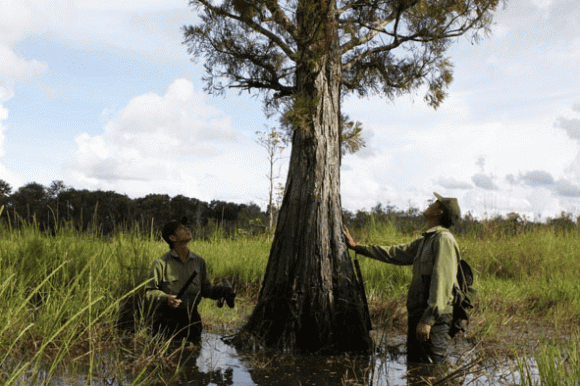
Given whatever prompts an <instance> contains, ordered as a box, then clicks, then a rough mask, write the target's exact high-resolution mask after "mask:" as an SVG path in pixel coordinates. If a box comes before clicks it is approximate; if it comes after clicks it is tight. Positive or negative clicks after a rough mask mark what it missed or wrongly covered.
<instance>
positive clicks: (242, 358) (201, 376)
mask: <svg viewBox="0 0 580 386" xmlns="http://www.w3.org/2000/svg"><path fill="white" fill-rule="evenodd" d="M194 350H197V352H192V355H191V356H190V358H189V359H188V361H187V363H185V366H184V368H183V371H182V373H181V377H180V379H179V380H178V381H177V383H176V384H181V385H192V386H193V385H196V386H197V385H204V386H205V385H216V386H230V385H232V386H233V385H235V386H266V385H268V386H270V385H272V386H276V385H284V386H292V385H301V386H314V385H317V386H336V385H376V386H381V385H385V386H386V385H406V384H407V382H406V379H405V372H406V364H405V363H404V356H403V355H400V354H401V352H400V350H399V349H397V348H394V349H393V350H389V351H386V352H384V353H382V354H381V357H382V358H378V357H375V358H373V357H368V356H367V357H351V356H347V355H340V356H314V355H280V356H268V355H267V354H256V353H251V354H243V353H238V352H237V351H236V349H235V348H234V347H232V346H230V345H227V344H225V343H224V342H223V341H222V339H221V338H220V336H218V335H214V334H209V333H204V334H203V336H202V344H201V347H197V348H195V349H194Z"/></svg>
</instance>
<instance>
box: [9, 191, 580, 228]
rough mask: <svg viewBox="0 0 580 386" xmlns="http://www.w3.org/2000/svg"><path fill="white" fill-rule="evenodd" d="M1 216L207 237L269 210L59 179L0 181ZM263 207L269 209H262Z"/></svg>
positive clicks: (363, 214)
mask: <svg viewBox="0 0 580 386" xmlns="http://www.w3.org/2000/svg"><path fill="white" fill-rule="evenodd" d="M2 206H4V211H3V213H2V215H1V218H2V219H3V220H4V221H8V222H9V224H10V226H12V227H13V228H19V227H21V226H22V225H23V224H31V223H36V224H37V225H38V227H39V229H41V230H42V231H47V232H54V231H56V229H58V228H59V227H62V226H72V227H74V229H76V230H79V231H86V230H97V231H98V232H100V233H101V234H104V235H107V234H110V233H112V232H114V231H119V230H121V231H122V230H135V229H137V230H139V231H140V232H142V233H144V234H154V235H156V236H158V235H159V232H160V229H161V227H162V226H163V224H165V223H166V222H168V221H170V220H173V219H181V218H182V217H183V216H186V217H187V218H188V225H189V226H191V227H192V229H193V230H194V236H196V237H199V238H205V237H209V236H210V235H213V234H215V232H216V230H217V231H219V232H220V234H221V235H223V236H233V235H240V234H241V235H255V234H259V233H264V232H267V231H268V230H269V222H270V218H269V213H268V212H267V211H266V212H263V211H262V210H261V209H260V207H259V206H258V205H256V204H253V203H250V204H236V203H231V202H224V201H219V200H212V201H211V202H209V203H207V202H204V201H201V200H198V199H196V198H190V197H185V196H183V195H177V196H174V197H170V196H169V195H167V194H148V195H146V196H145V197H141V198H135V199H132V198H129V197H128V196H127V195H125V194H119V193H116V192H113V191H102V190H96V191H90V190H87V189H83V190H77V189H74V188H72V187H67V186H65V184H64V183H63V182H62V181H53V182H52V183H51V184H50V186H48V187H45V186H43V185H41V184H38V183H35V182H32V183H29V184H26V185H24V186H22V187H20V188H19V189H18V190H16V191H15V192H12V187H11V186H10V185H9V184H8V183H7V182H5V181H3V180H0V207H2ZM267 210H268V208H267ZM343 219H344V222H345V224H346V225H347V226H348V227H350V228H352V229H359V230H360V229H365V228H368V227H369V226H370V225H371V223H372V222H376V223H390V224H392V225H393V226H394V227H395V228H396V229H397V230H398V231H399V232H401V233H406V234H411V233H416V232H422V231H423V230H424V227H425V222H424V219H423V215H422V211H421V210H419V209H418V208H414V207H410V208H408V209H406V210H402V209H399V208H397V207H395V206H394V205H391V204H389V203H387V204H386V205H384V204H381V203H378V204H377V205H376V206H374V207H373V208H371V209H370V210H357V211H355V212H350V211H347V210H343ZM579 223H580V221H579V219H574V218H573V216H572V214H570V213H567V212H562V213H561V214H560V215H559V216H558V217H555V218H548V219H546V221H543V222H534V221H530V220H529V219H527V218H525V217H523V216H521V215H519V214H517V213H510V214H508V215H506V216H495V217H492V218H489V219H485V220H481V219H477V218H475V217H473V216H472V215H471V214H470V213H467V214H465V215H464V216H463V218H462V220H461V221H460V222H459V223H458V224H456V225H455V226H454V228H453V232H454V233H456V234H476V235H483V234H493V235H496V236H510V235H514V234H518V233H523V232H527V231H529V230H531V229H534V228H537V227H546V226H547V227H551V228H552V229H554V231H569V230H572V229H575V228H576V227H577V224H579Z"/></svg>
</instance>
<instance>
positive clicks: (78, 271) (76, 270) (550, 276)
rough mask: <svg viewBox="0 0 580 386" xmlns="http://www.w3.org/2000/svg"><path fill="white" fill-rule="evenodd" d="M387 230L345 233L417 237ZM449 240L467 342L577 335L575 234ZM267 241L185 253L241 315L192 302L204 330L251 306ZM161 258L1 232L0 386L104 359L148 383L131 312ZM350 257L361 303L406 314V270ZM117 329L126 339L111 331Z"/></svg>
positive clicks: (63, 238)
mask: <svg viewBox="0 0 580 386" xmlns="http://www.w3.org/2000/svg"><path fill="white" fill-rule="evenodd" d="M393 221H396V220H392V221H388V222H377V221H371V222H370V223H369V225H368V226H367V227H365V228H364V229H351V233H353V234H354V236H355V239H356V240H357V241H358V242H359V243H362V244H365V243H372V244H378V245H392V244H399V243H407V242H410V241H412V240H413V239H414V238H416V237H418V236H420V231H419V230H417V231H415V232H412V233H405V234H403V233H401V232H400V231H399V230H397V229H398V228H397V227H396V224H395V223H394V222H393ZM456 238H457V241H458V243H459V246H460V249H461V251H462V255H463V258H465V259H466V260H467V261H469V262H470V264H471V266H472V267H473V268H474V271H475V274H476V287H477V288H478V290H479V296H478V299H477V307H476V310H475V312H474V319H473V322H472V326H471V329H470V332H469V335H468V338H469V339H472V340H473V342H489V341H493V340H494V339H495V340H498V339H506V340H508V339H509V335H506V334H505V332H506V331H509V330H510V329H515V328H516V327H518V328H519V327H521V326H522V325H523V326H527V325H530V324H532V323H546V324H549V325H550V328H552V329H554V330H557V331H563V332H566V331H568V330H569V329H571V328H577V327H578V325H579V324H580V297H578V296H577V294H578V293H579V292H580V285H579V284H578V280H577V277H578V276H579V274H580V259H579V258H578V257H579V254H580V252H579V251H580V231H579V230H578V229H569V230H567V231H566V232H560V231H557V230H555V229H554V228H550V227H547V226H546V227H535V228H530V229H528V230H525V231H523V232H514V233H511V234H505V233H502V232H494V231H490V230H489V229H486V228H485V227H483V228H478V230H477V231H475V230H474V231H471V232H461V233H460V234H458V235H457V236H456ZM271 241H272V240H271V238H270V237H268V236H254V237H248V236H244V235H240V236H239V237H236V238H226V237H224V236H223V235H221V234H220V233H219V229H218V230H216V231H215V232H214V233H213V234H211V235H210V237H207V238H206V239H205V240H194V241H193V242H192V243H191V244H190V248H191V249H192V250H193V251H194V252H196V253H198V254H200V255H201V256H203V257H204V258H205V259H206V261H207V266H208V270H209V275H210V277H211V278H212V280H215V281H218V280H219V279H220V278H222V277H225V278H228V279H230V281H232V282H233V284H234V286H235V287H236V289H237V291H238V293H239V294H240V295H239V301H238V305H241V306H240V307H236V308H235V309H233V310H231V309H229V308H227V307H223V308H221V309H218V308H217V307H216V306H215V304H214V303H213V302H209V301H207V300H206V301H204V302H202V304H201V306H200V313H201V314H202V317H204V318H205V321H209V323H210V324H211V323H216V322H215V321H216V320H217V321H218V322H217V323H216V324H220V323H221V322H222V321H223V322H224V323H226V322H227V321H231V320H235V321H236V322H235V323H237V324H238V325H239V324H241V323H242V322H243V318H244V317H245V316H247V314H249V312H251V308H252V307H253V304H252V300H251V299H249V298H248V295H255V292H256V290H257V288H258V287H259V285H260V282H261V280H262V276H263V274H264V270H265V268H266V265H267V260H268V255H269V250H270V245H271ZM166 251H167V246H166V244H165V243H163V242H162V241H161V240H159V239H158V238H157V237H156V235H147V236H144V235H142V234H141V233H140V232H139V231H138V230H137V229H135V230H134V231H129V232H123V233H118V234H115V235H112V236H108V237H106V238H102V237H100V236H99V233H98V232H97V231H96V230H93V231H91V232H86V233H78V232H76V231H75V230H74V229H72V228H67V227H62V228H60V229H58V230H57V231H56V234H55V235H53V236H52V235H46V234H43V233H41V232H40V231H39V230H38V228H37V227H36V226H34V225H33V224H32V225H30V226H26V227H22V228H20V229H12V228H11V227H10V224H2V223H0V308H1V312H0V361H1V362H0V364H1V365H0V384H2V385H11V384H22V383H25V384H33V383H34V381H35V380H38V379H39V377H42V379H43V382H47V379H48V380H49V379H50V378H51V377H56V376H57V374H60V373H62V372H63V371H82V372H84V374H85V375H87V376H88V379H89V380H90V379H91V378H90V377H93V376H98V371H96V370H95V369H96V368H97V364H98V363H99V361H102V360H103V359H102V358H103V354H104V353H107V355H108V357H109V358H113V359H111V360H110V361H111V363H113V362H114V363H123V366H121V367H120V368H119V369H118V370H114V371H118V374H116V376H117V377H119V379H125V378H123V377H126V376H127V374H126V373H125V372H124V368H129V369H131V371H132V376H131V377H132V378H131V380H130V382H133V383H147V382H150V381H152V380H153V379H154V377H155V374H156V372H159V371H162V369H161V367H162V366H161V362H163V361H162V360H159V358H162V357H163V356H164V355H166V354H167V350H169V347H168V346H167V345H166V342H161V341H156V340H154V339H152V338H151V337H150V336H148V334H147V330H146V323H145V321H144V320H142V319H140V318H139V315H138V313H137V310H138V308H139V304H140V303H139V301H140V295H141V291H142V285H143V283H144V282H145V280H146V279H147V277H148V271H149V266H150V265H151V263H152V262H153V260H154V259H156V258H157V257H159V256H161V255H162V254H163V253H165V252H166ZM351 253H352V252H351ZM352 257H353V258H355V255H354V253H352ZM356 258H358V259H359V260H360V265H361V268H362V274H363V277H364V279H365V285H366V288H367V292H368V295H369V299H370V300H371V302H374V303H375V304H379V303H381V302H384V301H387V300H391V301H392V300H394V301H397V302H399V303H400V304H404V299H405V296H406V292H407V288H408V284H409V282H410V279H411V269H410V267H400V266H393V265H388V264H383V263H380V262H377V261H374V260H372V259H367V258H364V257H361V256H358V257H356ZM125 322H126V323H128V324H129V325H130V327H131V329H130V330H127V329H124V328H119V326H120V324H123V323H125ZM131 323H133V324H131ZM235 323H234V324H235ZM214 327H215V326H214ZM375 327H377V326H375ZM546 347H547V346H546ZM546 350H547V348H546ZM567 352H568V354H566V355H567V357H566V358H567V359H566V361H572V360H576V361H578V355H577V353H578V352H577V351H571V349H570V350H568V351H567ZM550 353H552V354H550ZM522 355H523V354H522ZM541 355H544V356H543V357H546V356H547V355H556V351H553V352H551V351H546V352H545V353H543V354H541ZM543 357H542V358H543ZM571 358H573V359H571ZM127 362H129V363H127ZM546 363H548V361H547V362H546ZM71 365H72V366H73V370H71V368H70V366H71ZM75 366H76V367H75ZM111 366H113V365H112V364H111ZM75 368H76V370H75Z"/></svg>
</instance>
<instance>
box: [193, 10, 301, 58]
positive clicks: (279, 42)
mask: <svg viewBox="0 0 580 386" xmlns="http://www.w3.org/2000/svg"><path fill="white" fill-rule="evenodd" d="M195 2H198V3H200V4H202V5H204V6H205V7H206V8H207V9H209V10H210V11H212V12H214V13H215V14H217V15H220V16H223V17H227V18H230V19H233V20H237V21H239V22H240V23H241V24H243V25H246V26H248V27H250V28H251V29H252V30H254V31H255V32H257V33H259V34H261V35H264V36H265V37H266V38H268V39H270V40H271V41H272V42H274V43H275V44H276V45H277V46H278V47H279V48H280V49H281V50H282V51H284V53H285V54H286V55H287V56H288V58H289V59H291V60H292V58H293V57H294V54H295V52H294V51H293V50H292V49H291V48H290V47H289V46H288V45H287V44H286V42H284V41H283V40H282V39H280V37H279V36H278V35H276V34H274V33H273V32H271V31H269V30H267V29H265V28H263V27H262V26H261V25H259V24H257V23H256V22H254V21H253V20H251V19H247V18H242V17H240V16H238V15H234V14H233V13H230V12H227V11H226V10H224V9H223V8H221V7H216V6H214V5H212V4H211V3H210V2H209V1H208V0H190V2H189V3H190V4H193V3H195ZM268 2H270V1H268ZM280 12H282V13H283V11H282V10H280ZM284 16H285V15H284ZM280 20H281V21H283V20H284V18H280ZM274 21H275V22H276V24H277V25H278V26H280V27H282V25H280V24H278V22H277V21H276V20H274ZM288 22H289V21H288ZM292 26H293V24H292ZM295 29H296V27H295V26H294V29H293V30H295ZM284 30H285V31H286V32H288V33H289V34H290V35H291V36H292V38H293V39H295V36H294V34H293V33H290V32H289V31H287V30H286V28H284Z"/></svg>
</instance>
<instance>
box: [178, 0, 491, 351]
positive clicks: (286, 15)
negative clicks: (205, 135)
mask: <svg viewBox="0 0 580 386" xmlns="http://www.w3.org/2000/svg"><path fill="white" fill-rule="evenodd" d="M498 2H499V0H338V1H337V0H191V1H190V5H191V6H192V7H193V8H194V9H195V10H197V11H198V15H199V17H200V18H201V21H200V22H199V23H198V24H197V25H193V26H185V27H184V35H185V44H186V45H187V46H188V50H189V52H190V53H191V54H192V56H193V57H194V58H203V59H204V60H205V69H206V75H205V77H204V80H205V82H206V90H207V91H208V92H211V93H218V94H219V93H223V92H224V91H225V90H226V89H227V88H237V89H239V90H241V91H249V92H257V93H260V94H261V96H262V97H263V100H264V102H265V105H266V107H267V108H268V109H271V108H278V109H279V110H280V111H283V114H284V119H283V120H284V122H287V123H289V124H290V125H291V126H292V128H293V138H292V152H291V156H290V166H289V170H288V179H287V183H286V189H285V195H284V199H283V202H282V207H281V210H280V214H279V218H278V225H277V228H276V233H275V236H274V240H273V243H272V248H271V251H270V257H269V261H268V265H267V268H266V272H265V275H264V279H263V282H262V286H261V289H260V294H259V299H258V303H257V305H256V307H255V309H254V311H253V313H252V315H251V317H250V319H249V321H248V323H247V325H246V326H245V328H244V330H245V331H247V332H249V333H251V334H253V335H254V336H256V337H259V338H261V339H262V340H263V341H264V342H265V343H266V344H267V345H268V346H275V347H279V348H283V349H290V350H294V349H300V350H306V351H318V350H322V349H332V350H339V351H356V350H366V349H368V348H369V347H370V345H371V341H370V338H369V334H368V330H367V327H366V320H365V319H366V314H365V312H364V307H363V306H362V305H361V301H360V300H361V293H360V289H359V288H360V287H359V286H357V283H356V276H355V273H354V271H353V267H352V264H351V261H350V258H349V254H348V251H347V248H346V245H345V243H344V241H343V235H342V217H341V200H340V157H341V151H340V138H341V132H340V128H341V124H340V117H341V111H340V104H341V100H342V98H343V97H344V96H345V95H347V94H351V93H354V94H357V95H358V96H369V95H373V94H378V95H382V96H385V97H387V98H394V97H397V96H399V95H402V94H405V93H409V92H417V91H418V90H420V89H421V88H423V89H424V90H425V99H426V101H427V103H428V104H430V105H431V106H433V107H437V106H438V105H439V104H440V103H441V102H442V101H443V99H444V97H445V92H446V91H445V90H446V87H447V86H448V84H449V83H450V82H451V79H452V64H451V62H450V60H449V59H448V58H447V57H446V56H445V53H446V50H447V48H448V47H449V45H450V43H451V42H452V40H453V39H454V38H456V37H458V36H461V35H464V34H465V33H467V32H470V31H471V32H472V33H473V35H472V37H473V38H475V39H476V38H477V37H478V34H480V33H482V32H487V31H488V29H489V26H490V23H491V20H492V13H493V12H494V11H495V10H496V7H497V6H498Z"/></svg>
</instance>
